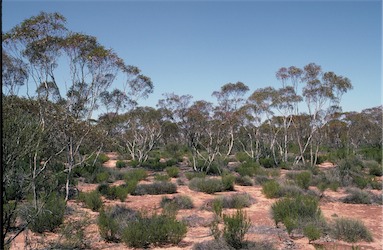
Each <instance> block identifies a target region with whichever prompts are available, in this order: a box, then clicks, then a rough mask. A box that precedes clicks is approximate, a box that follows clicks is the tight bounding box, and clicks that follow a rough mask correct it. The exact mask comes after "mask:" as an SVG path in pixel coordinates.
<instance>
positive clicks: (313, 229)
mask: <svg viewBox="0 0 383 250" xmlns="http://www.w3.org/2000/svg"><path fill="white" fill-rule="evenodd" d="M321 234H322V232H321V230H320V229H319V228H318V227H317V226H316V225H315V224H308V225H307V226H305V227H304V228H303V235H304V236H306V237H307V238H308V239H309V244H310V243H311V241H313V240H317V239H319V238H320V237H321Z"/></svg>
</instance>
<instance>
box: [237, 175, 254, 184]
mask: <svg viewBox="0 0 383 250" xmlns="http://www.w3.org/2000/svg"><path fill="white" fill-rule="evenodd" d="M235 183H236V184H237V185H240V186H253V184H254V183H253V180H252V179H251V178H250V177H249V176H247V175H246V176H237V177H235Z"/></svg>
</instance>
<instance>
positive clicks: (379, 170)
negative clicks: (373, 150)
mask: <svg viewBox="0 0 383 250" xmlns="http://www.w3.org/2000/svg"><path fill="white" fill-rule="evenodd" d="M369 173H370V175H375V176H382V175H383V167H382V165H381V164H379V163H377V162H376V163H370V164H369Z"/></svg>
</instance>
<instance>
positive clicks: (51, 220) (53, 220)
mask: <svg viewBox="0 0 383 250" xmlns="http://www.w3.org/2000/svg"><path fill="white" fill-rule="evenodd" d="M65 206H66V203H65V199H64V198H63V197H61V196H59V195H57V194H55V193H53V194H51V195H50V196H49V197H48V198H47V200H46V203H45V205H44V206H42V208H41V210H40V211H38V210H37V209H35V208H32V212H31V213H30V214H32V215H35V216H33V218H32V221H31V223H30V224H29V228H30V229H31V230H32V232H37V233H42V232H45V231H53V230H54V229H55V228H57V227H58V226H59V225H61V224H62V222H63V220H64V212H65Z"/></svg>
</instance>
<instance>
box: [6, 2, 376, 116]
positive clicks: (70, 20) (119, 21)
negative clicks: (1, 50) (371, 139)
mask: <svg viewBox="0 0 383 250" xmlns="http://www.w3.org/2000/svg"><path fill="white" fill-rule="evenodd" d="M2 8H3V9H2V30H3V32H7V31H9V30H10V29H11V28H12V27H14V26H15V25H17V24H19V23H21V22H22V21H23V20H25V19H26V18H29V17H31V16H34V15H37V14H39V12H40V11H45V12H59V13H61V14H62V15H64V16H65V17H66V18H67V27H68V28H69V29H70V30H72V31H76V32H83V33H86V34H88V35H92V36H96V37H97V38H98V40H99V42H100V43H101V44H102V45H104V46H105V47H107V48H112V49H113V50H114V51H115V52H116V53H117V54H118V55H119V56H120V57H121V58H122V59H124V61H125V62H126V63H127V64H129V65H135V66H137V67H139V68H140V69H141V71H142V74H144V75H147V76H149V77H150V78H151V79H152V81H153V84H154V92H153V94H151V95H150V96H149V98H148V99H147V100H143V101H140V102H139V104H140V105H148V106H155V105H156V104H157V102H158V100H159V99H162V98H164V97H163V95H162V94H163V93H173V92H174V93H175V94H178V95H186V94H188V95H191V96H193V100H207V101H214V100H215V98H214V97H212V96H211V94H212V93H213V91H218V90H220V88H221V86H223V85H224V84H227V83H236V82H238V81H241V82H243V83H245V84H246V85H247V86H249V88H250V91H249V94H250V93H252V92H253V91H255V90H256V89H258V88H264V87H268V86H272V87H275V88H279V87H281V82H279V81H278V80H277V79H276V77H275V73H276V71H277V70H278V69H279V68H281V67H289V66H296V67H300V68H303V67H304V66H305V65H307V64H309V63H316V64H318V65H320V66H321V67H322V69H323V71H333V72H335V73H336V74H338V75H342V76H344V77H347V78H349V79H350V80H351V83H352V84H353V89H352V90H350V91H349V92H348V93H346V94H345V95H344V96H343V98H342V102H341V106H342V108H343V111H358V112H359V111H361V110H363V109H366V108H370V107H375V106H379V105H381V104H382V1H380V0H366V1H362V0H361V1H355V0H354V1H344V0H343V1H342V0H339V1H314V0H306V1H304V0H301V1H288V0H284V1H282V0H279V1H257V0H253V1H251V0H248V1H218V0H216V1H183V0H178V1H177V0H173V1H160V0H157V1H153V0H152V1H129V0H125V1H124V0H119V1H100V0H98V1H92V0H87V1H58V0H55V1H32V0H29V1H19V0H4V1H3V3H2ZM61 74H63V76H62V79H61V80H62V81H65V78H66V80H68V77H66V75H65V73H63V72H61ZM64 75H65V76H64ZM121 80H122V79H119V78H118V79H117V81H116V82H115V86H116V87H118V86H119V85H122V83H121Z"/></svg>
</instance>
